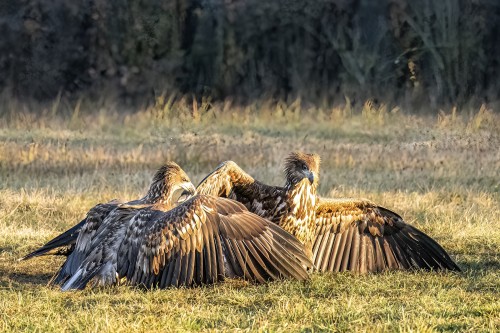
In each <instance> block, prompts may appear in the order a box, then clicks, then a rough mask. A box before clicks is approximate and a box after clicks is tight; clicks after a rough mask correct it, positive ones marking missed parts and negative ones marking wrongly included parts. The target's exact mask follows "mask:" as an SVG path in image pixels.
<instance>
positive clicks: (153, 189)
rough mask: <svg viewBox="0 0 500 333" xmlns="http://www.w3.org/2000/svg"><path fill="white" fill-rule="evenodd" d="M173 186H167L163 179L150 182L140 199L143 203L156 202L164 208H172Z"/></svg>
mask: <svg viewBox="0 0 500 333" xmlns="http://www.w3.org/2000/svg"><path fill="white" fill-rule="evenodd" d="M173 194H174V191H173V186H169V185H168V184H167V182H166V181H165V180H163V181H161V182H157V183H153V184H151V186H150V187H149V190H148V193H147V194H146V196H144V198H143V199H142V200H143V202H144V203H145V204H151V205H153V204H156V205H159V206H163V207H164V208H173V206H174V202H173Z"/></svg>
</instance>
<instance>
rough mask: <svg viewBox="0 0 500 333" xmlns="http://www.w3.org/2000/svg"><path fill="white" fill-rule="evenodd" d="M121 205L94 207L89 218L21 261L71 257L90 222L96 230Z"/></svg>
mask: <svg viewBox="0 0 500 333" xmlns="http://www.w3.org/2000/svg"><path fill="white" fill-rule="evenodd" d="M118 204H119V201H118V200H113V201H110V202H108V203H105V204H98V205H96V206H94V207H92V208H91V209H90V210H89V212H88V213H87V216H86V217H85V218H84V219H83V220H81V221H80V222H79V223H78V224H76V225H75V226H73V227H71V228H70V229H68V230H66V231H65V232H63V233H62V234H60V235H58V236H57V237H55V238H54V239H51V240H50V241H48V242H47V243H46V244H45V245H43V246H42V247H40V248H38V249H36V250H35V251H33V252H31V253H29V254H27V255H25V256H24V257H23V258H21V260H27V259H30V258H34V257H39V256H43V255H66V256H68V255H70V254H71V253H72V252H73V250H74V248H75V243H76V240H77V238H78V234H79V233H80V231H81V230H82V228H84V227H85V229H88V228H87V227H86V224H87V222H88V224H89V226H88V227H89V228H90V229H92V228H94V226H95V224H96V223H99V221H103V220H104V218H105V217H106V216H107V215H108V214H109V213H110V212H111V211H112V210H113V209H115V208H116V207H117V205H118Z"/></svg>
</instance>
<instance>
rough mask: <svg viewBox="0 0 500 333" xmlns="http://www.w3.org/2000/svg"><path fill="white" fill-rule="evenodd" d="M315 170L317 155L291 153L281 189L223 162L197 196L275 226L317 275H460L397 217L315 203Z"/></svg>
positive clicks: (346, 204)
mask: <svg viewBox="0 0 500 333" xmlns="http://www.w3.org/2000/svg"><path fill="white" fill-rule="evenodd" d="M319 167H320V158H319V156H318V155H315V154H304V153H292V154H290V156H289V157H288V158H287V159H286V161H285V168H284V170H285V179H286V182H285V186H284V187H278V186H270V185H266V184H263V183H261V182H259V181H257V180H255V179H254V178H253V177H251V176H250V175H249V174H247V173H246V172H244V171H243V170H242V169H241V168H240V167H239V166H238V165H237V164H236V163H234V162H232V161H228V162H224V163H222V164H221V165H219V166H218V167H217V168H216V169H215V170H214V171H213V172H212V173H211V174H209V175H208V176H207V177H205V179H203V180H202V181H201V183H200V184H199V185H198V187H197V192H198V193H202V194H209V195H216V196H222V197H228V198H231V199H234V200H237V201H239V202H241V203H243V204H244V205H245V206H246V207H247V208H248V209H249V210H250V211H252V212H254V213H256V214H258V215H260V216H262V217H264V218H266V219H270V220H272V221H273V222H275V223H277V224H279V225H280V226H281V227H283V229H285V230H286V231H288V232H290V233H291V234H292V235H294V236H295V237H297V239H299V240H300V241H301V242H302V243H303V244H304V245H305V246H306V249H307V250H308V253H310V255H311V258H312V261H313V264H314V267H315V269H316V270H318V271H330V272H341V271H353V272H356V273H368V272H380V271H384V270H392V269H432V270H438V269H448V270H454V271H459V270H460V269H459V267H458V266H457V265H456V264H455V263H454V262H453V260H452V259H451V258H450V256H449V255H448V254H447V253H446V251H445V250H444V249H443V248H442V247H441V246H440V245H439V244H438V243H437V242H436V241H434V240H433V239H432V238H430V237H429V236H427V235H426V234H424V233H423V232H422V231H420V230H418V229H416V228H415V227H413V226H411V225H409V224H407V223H405V222H404V221H403V219H402V218H401V217H400V216H399V215H398V214H396V213H394V212H392V211H390V210H388V209H386V208H383V207H380V206H378V205H376V204H374V203H373V202H371V201H369V200H365V199H350V198H345V199H344V198H342V199H324V198H320V197H318V195H317V194H316V189H317V186H318V180H319Z"/></svg>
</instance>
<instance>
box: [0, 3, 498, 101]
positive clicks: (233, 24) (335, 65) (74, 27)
mask: <svg viewBox="0 0 500 333" xmlns="http://www.w3.org/2000/svg"><path fill="white" fill-rule="evenodd" d="M0 33H1V38H0V90H1V91H3V93H4V94H9V96H13V97H16V98H21V99H36V100H47V99H52V98H54V97H55V96H57V95H58V94H60V93H64V94H66V95H69V96H79V95H81V94H90V95H92V94H94V95H95V94H103V93H106V94H113V95H114V96H116V98H118V99H123V100H132V101H136V102H137V101H139V102H144V101H147V100H148V99H151V98H153V96H154V94H155V93H161V92H165V91H175V92H180V93H186V94H194V95H195V96H204V95H206V96H211V97H212V98H215V99H222V98H226V97H231V98H233V99H236V100H238V101H241V102H247V101H252V100H253V99H256V98H263V97H266V98H284V99H286V98H296V97H300V98H301V99H303V100H307V101H310V102H313V103H318V102H320V103H324V102H325V101H326V102H328V103H332V102H333V103H335V102H343V101H344V100H345V98H346V97H347V98H349V99H350V100H361V101H362V100H365V99H367V98H377V99H381V100H386V101H394V102H401V101H403V102H410V103H416V104H424V103H430V104H431V105H434V106H436V105H446V104H460V103H464V102H468V101H471V100H472V101H477V102H488V101H492V100H495V101H496V100H498V97H499V94H500V80H499V79H498V78H499V76H500V65H499V61H500V1H498V0H443V1H437V0H378V1H373V0H352V1H348V0H315V1H306V0H287V1H285V0H274V1H268V2H266V1H261V0H234V1H231V0H172V1H160V0H116V1H108V0H93V1H92V0H1V1H0Z"/></svg>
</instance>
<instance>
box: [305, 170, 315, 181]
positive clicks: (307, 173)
mask: <svg viewBox="0 0 500 333" xmlns="http://www.w3.org/2000/svg"><path fill="white" fill-rule="evenodd" d="M305 175H306V177H307V179H309V182H310V183H311V184H313V183H314V174H313V173H312V172H311V171H309V170H308V171H306V172H305Z"/></svg>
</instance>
